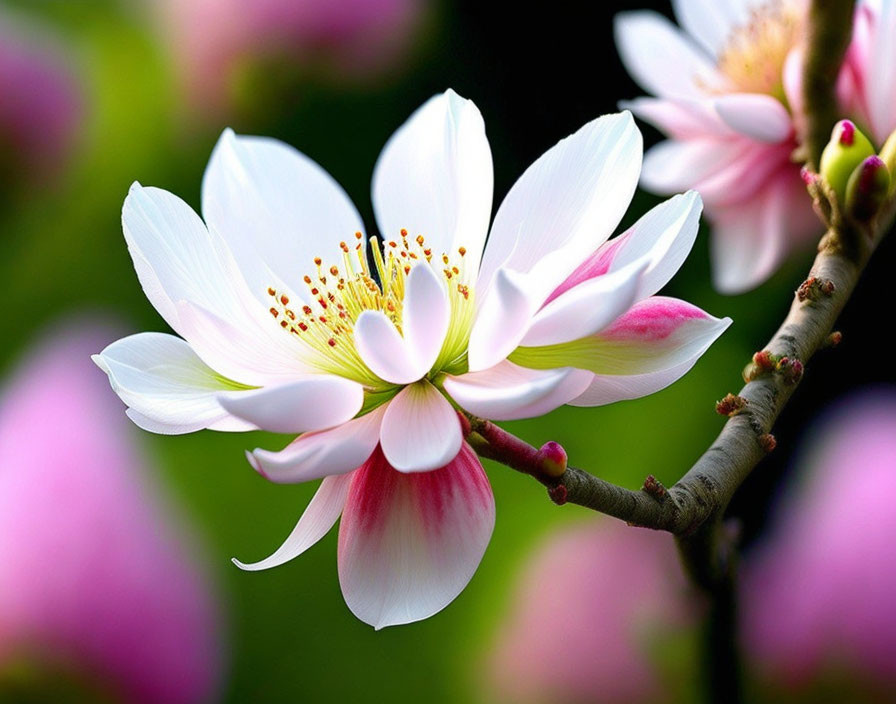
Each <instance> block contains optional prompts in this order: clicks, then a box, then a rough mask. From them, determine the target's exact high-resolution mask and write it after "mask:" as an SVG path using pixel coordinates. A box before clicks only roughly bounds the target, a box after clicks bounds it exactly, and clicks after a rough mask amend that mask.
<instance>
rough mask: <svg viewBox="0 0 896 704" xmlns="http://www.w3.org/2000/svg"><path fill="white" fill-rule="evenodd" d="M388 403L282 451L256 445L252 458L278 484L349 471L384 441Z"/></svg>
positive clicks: (303, 438)
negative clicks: (381, 435) (260, 447)
mask: <svg viewBox="0 0 896 704" xmlns="http://www.w3.org/2000/svg"><path fill="white" fill-rule="evenodd" d="M385 411H386V406H380V407H379V408H376V409H374V410H373V411H371V412H370V413H367V414H365V415H363V416H361V417H360V418H355V419H354V420H350V421H348V422H347V423H343V424H342V425H337V426H336V427H335V428H331V429H330V430H320V431H317V432H315V433H305V434H304V435H302V436H301V437H298V438H296V439H295V440H294V441H293V442H291V443H290V444H289V445H287V446H286V447H285V448H284V449H282V450H281V451H280V452H270V451H268V450H262V449H256V450H254V451H253V452H251V453H248V459H249V462H250V463H251V464H252V466H253V467H254V468H255V470H256V471H257V472H258V473H260V474H261V475H262V476H264V477H265V478H266V479H269V480H271V481H272V482H276V483H278V484H292V483H297V482H306V481H309V480H311V479H320V478H321V477H325V476H329V475H334V474H345V473H346V472H351V471H352V470H354V469H357V468H358V467H360V466H361V465H362V464H363V463H364V462H365V461H366V460H367V458H368V457H370V453H371V452H373V448H374V447H376V444H377V443H378V442H379V441H380V425H381V424H382V420H383V414H384V413H385Z"/></svg>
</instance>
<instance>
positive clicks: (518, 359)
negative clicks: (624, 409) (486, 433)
mask: <svg viewBox="0 0 896 704" xmlns="http://www.w3.org/2000/svg"><path fill="white" fill-rule="evenodd" d="M730 324H731V320H730V319H729V318H724V319H721V320H720V319H718V318H714V317H712V316H711V315H709V314H708V313H705V312H703V311H702V310H700V309H699V308H697V307H696V306H693V305H691V304H690V303H686V302H685V301H680V300H678V299H676V298H666V297H664V296H653V297H651V298H648V299H646V300H643V301H640V302H638V303H636V304H635V305H634V306H632V307H631V309H629V311H628V312H626V313H625V314H624V315H621V316H620V317H619V318H617V319H616V321H615V322H613V323H612V324H611V325H609V326H608V327H606V328H604V330H602V331H601V332H599V333H598V334H596V335H592V336H591V337H587V338H583V339H580V340H574V341H572V342H568V343H564V344H559V345H551V346H549V347H519V348H518V349H517V350H515V351H514V353H513V355H511V357H510V360H511V361H512V362H515V363H517V364H520V365H522V366H526V367H531V368H534V369H552V368H555V367H576V368H578V369H587V370H589V371H591V372H594V373H595V374H606V375H612V376H631V375H637V374H648V373H651V372H657V371H662V370H665V369H670V368H672V367H676V366H678V365H681V364H683V363H684V362H686V361H687V360H689V359H692V358H693V357H694V356H695V355H697V356H699V355H700V354H702V353H703V351H705V350H706V349H708V347H709V345H710V344H712V342H714V341H715V340H716V338H718V336H719V335H721V334H722V332H723V331H724V330H725V328H727V327H728V325H730Z"/></svg>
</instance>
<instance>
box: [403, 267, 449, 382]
mask: <svg viewBox="0 0 896 704" xmlns="http://www.w3.org/2000/svg"><path fill="white" fill-rule="evenodd" d="M450 322H451V303H450V302H449V301H448V294H447V293H446V291H445V287H444V285H443V284H442V282H441V281H440V280H439V277H438V276H437V275H436V273H435V272H434V271H433V270H432V268H431V267H430V266H428V265H427V264H418V265H417V266H415V267H414V268H413V269H411V273H410V274H409V275H408V280H407V282H406V284H405V292H404V310H403V312H402V328H403V330H404V337H405V341H406V343H407V344H408V345H409V346H410V348H411V351H412V354H413V357H414V359H415V361H416V363H417V366H418V368H422V369H423V370H424V373H426V372H427V371H429V369H430V368H431V367H432V365H433V364H435V361H436V358H437V357H438V356H439V352H440V351H441V349H442V343H444V341H445V334H446V333H447V332H448V325H449V323H450Z"/></svg>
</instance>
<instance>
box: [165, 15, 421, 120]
mask: <svg viewBox="0 0 896 704" xmlns="http://www.w3.org/2000/svg"><path fill="white" fill-rule="evenodd" d="M426 5H427V0H343V1H342V2H328V1H327V0H257V2H242V1H241V0H165V1H164V2H161V3H158V5H157V9H158V11H159V12H160V14H161V20H162V24H163V26H164V31H165V33H166V36H167V37H169V39H170V41H171V42H172V44H173V50H174V52H175V60H176V61H177V63H178V65H179V70H180V71H181V72H182V74H183V79H184V81H185V83H186V87H187V90H188V92H189V97H190V99H191V101H192V102H194V103H195V104H197V105H201V106H202V107H203V109H210V108H211V109H215V108H218V109H220V108H221V107H223V106H224V105H226V103H227V102H228V100H229V99H230V98H231V97H232V96H231V95H230V92H231V91H232V90H233V87H234V86H233V84H234V82H235V80H236V79H237V78H238V74H239V72H240V70H241V69H242V68H244V67H245V66H246V65H247V64H253V63H256V62H261V63H264V62H265V60H270V59H277V58H285V59H288V60H290V61H293V62H296V63H297V68H299V69H301V68H302V67H303V66H304V67H305V68H307V65H313V66H314V67H315V68H322V67H325V68H326V69H328V71H329V72H331V73H333V74H334V75H338V76H339V77H340V78H342V79H353V78H354V79H364V78H370V77H373V76H376V75H378V74H382V73H383V72H385V71H387V70H388V69H390V68H392V67H394V66H395V65H396V63H397V62H398V61H399V60H400V59H401V58H402V56H403V55H405V53H406V52H407V51H408V50H409V49H410V48H411V46H412V44H413V43H414V39H415V33H416V31H417V30H418V29H419V27H420V24H421V20H422V17H423V14H424V11H425V9H426Z"/></svg>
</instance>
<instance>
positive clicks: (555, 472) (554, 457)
mask: <svg viewBox="0 0 896 704" xmlns="http://www.w3.org/2000/svg"><path fill="white" fill-rule="evenodd" d="M538 459H539V461H540V463H541V468H542V469H543V470H544V472H545V473H546V474H548V475H549V476H551V477H555V478H557V477H560V476H562V475H563V473H564V472H565V471H566V460H567V457H566V450H564V449H563V446H562V445H561V444H560V443H557V442H554V441H553V440H551V441H550V442H546V443H545V444H544V445H542V446H541V448H540V449H539V450H538Z"/></svg>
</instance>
